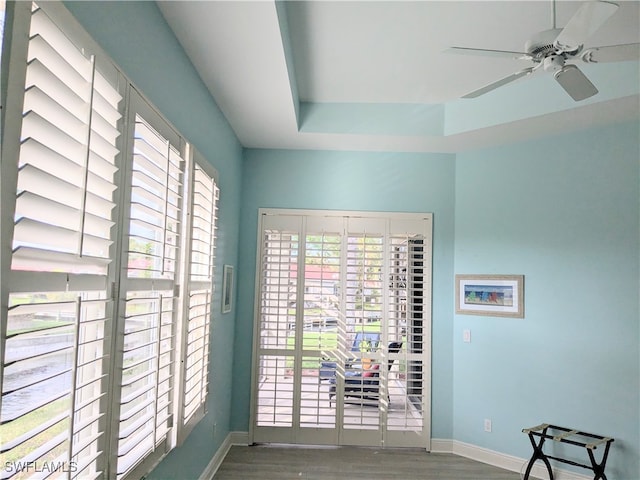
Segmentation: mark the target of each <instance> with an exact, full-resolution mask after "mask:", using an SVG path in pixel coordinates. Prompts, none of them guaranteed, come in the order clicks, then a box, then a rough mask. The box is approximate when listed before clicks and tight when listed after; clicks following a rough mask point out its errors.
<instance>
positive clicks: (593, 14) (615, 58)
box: [445, 0, 640, 101]
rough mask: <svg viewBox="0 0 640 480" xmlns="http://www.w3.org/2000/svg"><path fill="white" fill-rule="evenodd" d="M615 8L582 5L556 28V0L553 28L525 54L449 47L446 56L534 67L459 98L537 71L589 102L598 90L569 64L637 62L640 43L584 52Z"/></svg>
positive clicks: (611, 5)
mask: <svg viewBox="0 0 640 480" xmlns="http://www.w3.org/2000/svg"><path fill="white" fill-rule="evenodd" d="M617 9H618V5H617V4H615V3H612V2H608V1H601V0H595V1H588V2H586V3H583V4H582V5H581V6H580V8H579V9H578V11H577V12H576V13H575V14H574V15H573V17H571V19H570V20H569V22H568V23H567V25H566V26H565V27H564V28H556V12H555V10H556V9H555V0H553V2H552V21H553V28H552V29H550V30H544V31H542V32H539V33H538V34H536V35H534V36H533V37H532V38H531V39H530V40H529V41H528V42H527V43H526V44H525V46H524V50H525V51H524V52H512V51H505V50H487V49H482V48H465V47H450V48H449V49H447V50H445V52H446V53H456V54H463V55H485V56H487V55H488V56H492V57H502V58H510V59H514V58H515V59H519V60H529V61H532V62H533V66H530V67H527V68H524V69H522V70H519V71H517V72H515V73H512V74H511V75H508V76H506V77H504V78H501V79H500V80H497V81H495V82H492V83H490V84H488V85H485V86H484V87H482V88H479V89H477V90H474V91H473V92H470V93H468V94H466V95H464V96H463V97H462V98H475V97H479V96H480V95H483V94H485V93H488V92H490V91H492V90H495V89H496V88H498V87H501V86H503V85H506V84H507V83H510V82H513V81H514V80H518V79H519V78H521V77H526V76H528V75H531V74H532V73H534V72H535V71H537V70H539V69H541V68H542V69H543V70H545V71H547V72H550V73H553V76H554V78H555V79H556V81H557V82H558V83H559V84H560V86H561V87H562V88H564V90H565V91H566V92H567V93H568V94H569V95H570V96H571V97H572V98H573V99H574V100H575V101H580V100H584V99H586V98H589V97H591V96H593V95H595V94H596V93H598V89H597V88H596V87H595V85H593V83H591V81H590V80H589V79H588V78H587V77H586V76H585V75H584V73H582V71H581V70H580V69H579V68H578V67H577V66H576V65H574V64H572V63H569V62H572V61H578V60H582V61H584V62H586V63H603V62H624V61H630V60H640V43H629V44H625V45H611V46H606V47H591V48H587V49H584V42H585V41H586V40H587V39H588V38H589V37H590V36H591V35H592V34H593V33H595V32H596V31H597V30H598V29H599V28H600V27H601V26H602V25H603V24H604V23H605V22H606V21H607V20H608V19H609V17H611V16H612V15H613V14H614V13H615V12H616V10H617Z"/></svg>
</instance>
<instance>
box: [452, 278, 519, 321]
mask: <svg viewBox="0 0 640 480" xmlns="http://www.w3.org/2000/svg"><path fill="white" fill-rule="evenodd" d="M456 313H463V314H466V315H484V316H487V317H515V318H524V275H456Z"/></svg>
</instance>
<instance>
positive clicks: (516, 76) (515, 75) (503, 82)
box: [462, 67, 535, 98]
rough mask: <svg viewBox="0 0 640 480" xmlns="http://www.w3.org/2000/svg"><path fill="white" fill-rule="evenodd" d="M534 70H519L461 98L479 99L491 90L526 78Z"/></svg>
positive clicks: (530, 68) (533, 68) (531, 68)
mask: <svg viewBox="0 0 640 480" xmlns="http://www.w3.org/2000/svg"><path fill="white" fill-rule="evenodd" d="M534 70H535V67H529V68H525V69H524V70H520V71H519V72H516V73H512V74H511V75H509V76H507V77H504V78H501V79H500V80H498V81H495V82H493V83H490V84H489V85H485V86H484V87H482V88H479V89H478V90H474V91H473V92H471V93H467V94H466V95H464V96H463V97H462V98H476V97H479V96H480V95H484V94H485V93H488V92H490V91H491V90H495V89H496V88H498V87H501V86H503V85H506V84H507V83H511V82H513V81H515V80H518V79H519V78H520V77H524V76H527V75H529V74H530V73H531V72H533V71H534Z"/></svg>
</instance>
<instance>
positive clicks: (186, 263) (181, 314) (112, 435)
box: [0, 1, 219, 479]
mask: <svg viewBox="0 0 640 480" xmlns="http://www.w3.org/2000/svg"><path fill="white" fill-rule="evenodd" d="M39 6H40V7H41V8H42V9H43V10H45V11H46V12H47V15H48V16H50V18H51V19H52V20H53V21H54V23H55V24H56V25H57V26H58V27H59V28H60V29H61V30H62V31H63V32H64V34H65V35H66V36H67V37H68V38H70V39H71V40H72V42H73V43H75V44H76V45H82V48H83V50H84V54H85V55H94V56H95V58H96V61H99V62H104V63H106V64H107V65H109V66H110V67H111V68H114V69H115V71H117V75H118V76H119V79H118V81H117V82H118V88H119V89H120V90H121V92H122V93H123V97H124V98H123V100H122V101H121V105H122V106H123V107H122V113H123V114H124V115H125V117H124V118H125V119H124V120H121V122H120V123H121V124H122V125H123V128H122V129H121V134H120V138H119V147H120V154H119V155H118V158H117V163H118V168H119V170H118V172H116V174H115V181H116V183H117V185H118V189H117V190H116V192H115V193H114V197H113V198H114V201H115V203H116V207H115V209H114V213H113V217H112V220H113V221H114V222H115V226H114V227H113V228H112V234H111V239H112V241H113V244H112V246H111V252H112V253H111V258H113V259H114V260H113V261H112V263H111V266H110V267H109V269H108V272H107V275H106V276H93V275H86V274H77V275H72V274H64V273H59V274H56V273H51V274H48V275H41V274H39V273H37V272H35V273H30V272H15V271H12V270H11V261H12V243H13V231H14V228H13V222H12V221H9V219H12V218H13V215H14V210H15V207H16V196H15V193H16V186H17V181H18V170H17V159H18V157H19V155H20V131H21V124H22V122H21V117H22V110H23V103H24V85H25V77H26V62H25V58H27V49H28V43H29V38H28V37H29V34H28V32H29V28H30V27H29V26H30V21H31V2H11V3H10V4H8V5H7V8H8V9H11V10H12V11H11V14H12V15H8V17H7V18H8V19H10V20H11V21H12V25H10V28H8V29H7V30H5V32H7V33H8V32H11V38H5V39H4V40H5V41H4V42H3V43H4V46H3V60H2V62H3V67H5V68H6V69H7V70H6V71H7V76H6V80H7V81H6V89H5V88H3V89H2V96H3V98H2V105H3V115H2V132H1V133H2V157H1V159H2V164H1V167H2V185H1V186H0V195H1V199H2V207H1V208H2V212H1V213H2V218H3V222H2V225H1V228H0V240H1V248H0V277H1V281H0V284H1V288H0V314H1V327H0V352H2V357H0V391H1V390H2V384H3V370H4V366H3V365H4V360H3V359H4V352H5V346H6V340H7V339H6V336H7V331H6V325H7V315H8V314H7V311H8V298H9V294H10V292H15V291H27V292H28V291H35V290H37V289H34V286H33V285H34V279H35V280H36V284H37V285H38V287H40V288H45V289H48V290H56V291H64V290H65V289H68V290H71V291H74V290H83V289H85V290H86V289H87V288H90V289H91V288H101V289H104V291H105V292H106V294H107V297H108V298H114V299H115V300H116V301H115V302H114V305H113V307H112V308H110V310H109V317H110V318H109V323H110V327H109V328H110V330H109V331H108V332H107V336H108V338H109V339H110V342H109V343H110V345H109V346H108V347H109V351H110V355H111V357H110V358H111V361H110V362H108V364H107V367H106V368H107V370H108V372H107V373H108V374H109V377H108V378H107V380H106V382H107V385H108V387H107V388H106V389H105V394H106V397H104V404H105V407H104V408H105V411H106V412H107V413H108V415H107V417H108V418H105V419H103V420H102V421H101V428H102V438H103V440H101V442H102V445H101V446H102V447H104V450H105V452H106V461H104V462H103V463H104V465H101V466H102V467H103V471H102V475H104V478H112V479H115V478H116V476H117V474H116V470H117V469H116V463H117V447H118V413H119V402H120V395H119V394H120V387H119V382H120V380H119V373H118V372H119V371H120V368H121V366H122V357H121V355H120V357H119V356H118V354H117V352H121V351H122V350H121V349H119V348H118V347H121V346H122V345H123V338H124V337H123V332H122V331H118V329H119V328H121V327H120V326H118V325H120V324H121V322H120V321H116V319H119V318H122V316H123V314H124V313H123V312H124V310H123V306H124V302H123V301H122V298H124V293H123V292H125V291H126V286H127V285H130V284H132V281H131V279H127V278H126V264H125V262H126V255H125V254H124V252H125V250H126V245H127V244H126V232H127V231H128V224H127V222H128V210H129V204H128V203H127V201H126V200H127V193H126V192H127V191H128V187H129V182H130V181H127V180H126V178H125V174H126V172H127V171H128V170H129V169H130V162H131V159H130V151H131V149H132V141H133V140H132V136H131V135H130V132H131V130H132V127H131V125H130V122H129V120H128V119H127V118H126V117H127V115H128V114H130V112H131V111H134V110H140V109H143V108H145V107H142V106H141V105H142V103H144V104H147V105H148V107H146V108H147V110H146V111H145V112H146V113H145V114H146V115H157V116H158V118H160V119H161V122H162V123H163V124H166V125H167V126H168V128H169V130H170V132H169V131H163V132H161V133H163V134H166V135H169V136H171V139H172V140H173V139H176V138H177V139H178V140H177V142H178V143H179V144H180V146H181V148H182V149H183V152H184V157H183V158H184V159H185V162H186V165H185V173H186V174H185V175H184V178H183V185H184V188H183V194H184V202H183V205H184V207H183V210H182V214H181V215H182V218H181V219H180V221H181V227H182V232H181V234H182V240H181V245H180V248H179V249H178V253H177V258H176V259H175V260H176V261H175V263H176V265H177V266H178V265H180V266H179V267H178V269H177V272H176V278H175V279H174V281H173V282H171V283H172V286H171V288H172V289H173V291H174V292H175V302H174V303H175V305H174V311H175V314H176V316H177V317H178V320H177V323H176V330H175V332H174V335H175V336H176V337H175V341H174V343H173V348H174V350H175V352H174V355H175V356H174V362H173V369H172V370H173V373H172V375H173V378H174V379H173V382H174V386H173V394H172V409H171V416H172V419H173V420H172V421H171V423H170V427H169V430H170V431H169V432H168V434H167V438H166V441H165V442H164V443H165V444H164V445H157V446H156V449H155V450H156V451H155V453H154V454H153V455H149V456H146V457H145V458H144V459H143V460H142V462H141V463H140V464H138V465H137V466H136V467H135V468H133V469H132V470H130V471H129V472H128V473H127V474H126V475H124V476H122V477H121V478H135V477H136V476H142V475H145V474H146V473H148V472H149V471H151V470H152V469H153V467H154V466H155V465H157V463H158V462H159V461H161V460H162V458H164V456H165V455H166V454H167V453H168V452H169V451H170V450H171V449H173V448H174V447H175V446H176V445H178V444H180V443H182V442H183V441H184V440H185V438H186V437H187V436H188V435H189V433H190V432H191V431H192V430H193V428H194V427H195V425H196V424H197V423H198V422H199V421H200V420H201V419H202V418H203V417H204V416H205V415H206V413H207V402H208V398H209V397H208V386H207V387H206V391H205V394H204V395H201V396H200V398H199V399H198V405H197V407H196V408H195V409H193V408H192V409H191V411H190V414H189V415H188V416H184V415H183V413H184V408H185V401H184V398H183V396H184V394H185V382H186V378H185V368H186V367H183V366H186V364H187V352H188V349H187V332H188V320H187V318H188V317H187V316H186V315H187V313H188V309H189V304H188V295H189V293H190V292H192V291H193V290H194V289H202V290H208V302H209V303H208V305H207V308H208V310H207V313H206V315H205V323H206V328H205V329H204V332H206V338H204V342H205V345H206V347H205V348H206V351H205V352H204V354H201V355H200V357H199V359H200V360H202V359H203V358H206V359H207V361H210V360H209V359H210V358H211V357H210V352H209V349H210V341H209V337H210V335H211V331H212V329H211V322H212V317H213V316H214V313H213V312H214V308H213V305H212V299H213V276H214V274H215V273H216V272H214V263H215V256H214V252H213V248H214V246H215V241H214V239H215V230H214V234H213V237H212V241H213V246H212V251H211V258H210V259H209V261H210V267H211V274H210V276H209V278H200V279H199V280H198V281H192V280H190V279H189V277H188V274H189V267H190V258H191V228H192V227H191V225H192V221H193V219H192V208H193V207H192V193H193V185H192V183H191V182H193V179H194V174H193V169H194V168H195V165H196V164H197V165H198V166H199V168H202V170H203V171H205V172H206V173H207V175H208V176H209V177H210V178H211V179H212V180H213V182H215V191H216V198H215V203H216V207H215V208H217V200H218V192H219V191H218V190H217V189H218V187H217V185H218V173H217V172H216V170H215V169H214V168H213V167H212V166H211V165H210V164H209V162H208V161H207V160H206V159H205V158H204V157H203V156H202V155H200V154H199V153H197V152H196V151H195V149H194V148H193V146H192V145H190V144H189V143H188V141H187V140H186V139H184V138H183V137H182V136H181V135H180V134H179V133H178V132H177V130H176V129H175V128H174V127H173V126H171V125H170V124H169V123H168V122H167V121H166V120H165V119H164V118H163V117H162V115H161V114H160V113H159V112H158V111H157V110H156V109H155V108H154V107H153V106H152V105H151V104H150V102H148V100H146V98H145V97H144V95H143V94H142V93H139V91H138V90H137V89H136V88H135V86H133V84H132V83H131V81H130V80H129V79H128V78H127V77H126V75H125V74H124V73H123V72H122V71H121V69H120V68H119V67H117V66H116V65H115V64H114V63H113V61H112V60H111V59H110V58H109V56H108V55H107V54H106V53H105V52H104V51H103V50H102V49H101V48H100V47H99V46H98V45H97V44H96V43H95V41H94V40H93V39H92V38H91V37H90V36H89V34H88V33H87V32H86V31H85V30H84V28H83V27H82V26H81V25H80V24H79V23H78V22H77V20H75V18H74V17H73V16H72V15H71V14H70V12H69V11H68V10H67V9H66V8H65V7H64V5H63V4H62V2H59V1H46V2H42V4H40V5H39ZM7 66H8V67H7ZM3 87H4V82H3ZM133 97H138V98H139V101H138V103H137V104H136V103H135V102H136V100H133ZM132 102H133V103H132ZM150 112H153V113H150ZM129 116H130V115H129ZM147 120H148V119H147ZM127 125H129V126H128V127H127ZM127 165H128V166H127ZM129 198H130V197H129ZM215 208H214V210H215ZM212 218H213V219H214V227H215V226H216V225H215V223H217V222H215V218H216V212H215V211H213V212H212ZM123 271H125V274H124V275H121V272H123ZM160 283H161V281H159V282H157V283H155V284H154V285H153V287H152V288H156V287H159V286H160V285H159V284H160ZM118 298H120V300H118ZM211 368H212V367H211V366H210V365H207V366H206V368H204V369H203V370H201V372H202V376H203V378H201V379H200V381H201V382H204V384H207V385H208V376H209V375H208V373H209V372H210V371H211ZM0 411H1V406H0Z"/></svg>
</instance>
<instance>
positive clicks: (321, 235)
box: [250, 210, 432, 449]
mask: <svg viewBox="0 0 640 480" xmlns="http://www.w3.org/2000/svg"><path fill="white" fill-rule="evenodd" d="M431 232H432V225H431V214H392V213H377V214H376V213H371V212H335V211H321V212H317V211H297V210H261V212H260V226H259V241H258V264H257V290H256V291H257V295H256V308H255V311H256V322H255V331H254V340H255V341H254V366H253V385H252V414H251V432H250V436H251V441H252V442H256V443H260V442H266V443H269V442H274V443H275V442H283V443H300V444H316V445H317V444H327V445H368V446H391V447H399V446H407V447H422V448H426V449H429V447H430V445H429V431H430V383H431V382H430V374H431V371H430V370H431V369H430V357H431V355H430V351H431V350H430V348H431V337H430V333H431V243H432V242H431Z"/></svg>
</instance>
